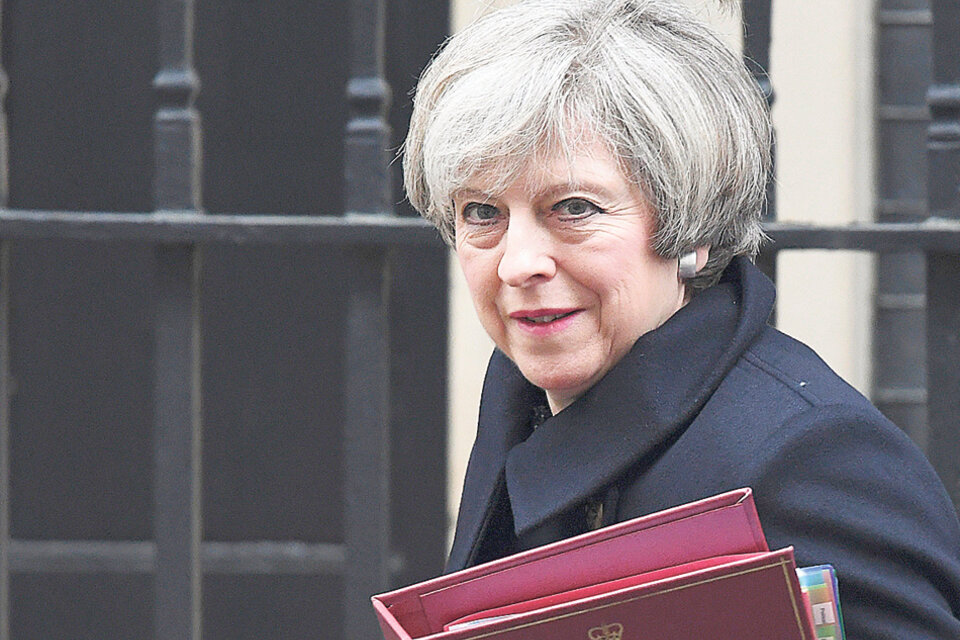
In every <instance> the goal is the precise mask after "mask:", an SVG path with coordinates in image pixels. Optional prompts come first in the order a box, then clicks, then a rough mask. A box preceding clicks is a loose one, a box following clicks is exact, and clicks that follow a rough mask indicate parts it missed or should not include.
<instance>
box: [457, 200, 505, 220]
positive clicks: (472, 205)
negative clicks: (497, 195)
mask: <svg viewBox="0 0 960 640" xmlns="http://www.w3.org/2000/svg"><path fill="white" fill-rule="evenodd" d="M499 215H500V210H499V209H497V208H496V207H495V206H493V205H492V204H484V203H482V202H469V203H467V204H466V205H464V207H463V219H464V220H465V221H467V222H470V223H472V224H488V223H490V222H492V221H494V220H496V219H497V217H498V216H499Z"/></svg>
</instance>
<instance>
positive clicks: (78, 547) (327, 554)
mask: <svg viewBox="0 0 960 640" xmlns="http://www.w3.org/2000/svg"><path fill="white" fill-rule="evenodd" d="M200 556H201V561H202V564H203V573H204V575H271V576H277V575H335V576H344V575H346V573H347V571H348V570H350V569H351V567H350V565H348V563H347V549H346V546H345V545H342V544H325V543H305V542H299V541H269V542H204V543H203V544H201V546H200ZM9 561H10V571H11V573H30V574H38V573H69V574H81V573H99V574H102V573H114V574H148V575H152V574H153V573H154V572H155V571H156V570H157V545H156V544H155V543H153V542H150V541H119V542H118V541H99V540H11V541H10V548H9ZM402 564H403V560H402V559H401V558H400V557H399V556H393V557H391V558H390V569H391V571H400V570H401V569H402Z"/></svg>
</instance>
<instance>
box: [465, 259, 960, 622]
mask: <svg viewBox="0 0 960 640" xmlns="http://www.w3.org/2000/svg"><path fill="white" fill-rule="evenodd" d="M773 300H774V290H773V285H772V284H771V283H770V281H769V280H767V279H766V278H765V277H764V276H763V275H762V274H761V273H760V272H759V270H757V269H756V267H754V266H753V265H752V264H750V263H749V262H748V261H747V260H744V259H738V260H735V261H734V262H733V263H732V264H731V266H730V267H729V268H728V269H727V271H726V273H725V274H724V278H723V279H722V280H721V282H720V283H719V284H718V285H716V286H714V287H711V288H710V289H707V290H706V291H703V292H701V293H699V294H698V295H697V296H696V297H694V298H693V300H692V301H691V302H690V303H689V304H687V305H686V306H685V307H683V308H682V309H681V310H680V311H678V312H677V313H676V314H675V315H674V316H673V317H672V318H670V319H669V320H668V321H667V322H666V323H665V324H664V325H663V326H661V327H660V328H658V329H656V330H655V331H652V332H650V333H648V334H646V335H644V336H642V337H641V338H640V339H639V340H638V341H637V343H636V344H635V345H634V347H633V348H632V350H631V351H630V352H629V353H628V354H627V355H626V356H625V357H624V359H623V360H621V361H620V362H619V363H618V364H616V365H615V366H614V367H613V368H612V369H611V370H610V372H609V373H608V374H607V375H606V376H605V377H604V378H603V379H602V380H600V381H599V382H598V383H597V384H596V385H594V387H593V388H591V389H590V390H588V391H587V392H586V393H585V394H584V395H583V396H581V397H580V398H579V399H578V400H576V401H575V402H574V403H572V404H571V405H570V406H568V407H567V408H566V409H564V410H563V411H561V412H560V413H558V414H557V415H556V416H553V417H549V412H548V411H547V410H546V409H545V406H546V399H545V397H544V394H543V392H542V391H541V390H539V389H537V388H536V387H534V386H533V385H531V384H530V383H529V382H527V381H526V380H525V379H524V378H523V376H522V375H521V374H520V372H519V370H518V369H517V368H516V367H515V365H514V364H513V363H512V362H511V361H510V360H509V359H507V358H506V357H505V356H504V355H503V354H502V353H501V352H499V351H496V352H495V353H494V355H493V357H492V358H491V361H490V365H489V368H488V371H487V377H486V381H485V382H484V388H483V396H482V400H481V406H480V422H479V429H478V432H477V439H476V442H475V443H474V447H473V452H472V454H471V456H470V463H469V466H468V468H467V475H466V480H465V483H464V491H463V497H462V500H461V504H460V513H459V517H458V519H457V528H456V537H455V539H454V545H453V549H452V551H451V554H450V558H449V562H448V567H447V568H448V570H449V571H453V570H457V569H462V568H464V567H467V566H472V565H474V564H478V563H480V562H484V561H487V560H491V559H494V558H497V557H501V556H504V555H507V554H509V553H513V552H515V551H517V550H519V549H521V548H525V547H528V546H533V545H536V544H542V543H545V542H549V541H552V540H555V539H558V538H562V537H566V536H567V535H572V534H574V533H577V532H579V531H582V530H584V528H585V526H586V524H585V523H586V518H585V517H584V515H583V513H584V509H585V507H584V505H596V504H603V507H604V508H603V523H604V524H609V523H612V522H618V521H622V520H626V519H629V518H632V517H636V516H640V515H644V514H648V513H651V512H654V511H658V510H660V509H665V508H668V507H672V506H675V505H679V504H683V503H685V502H689V501H692V500H696V499H699V498H704V497H707V496H710V495H713V494H717V493H720V492H723V491H727V490H730V489H735V488H740V487H752V488H753V490H754V493H755V499H756V503H757V509H758V511H759V513H760V520H761V523H762V525H763V528H764V531H765V533H766V536H767V540H768V543H769V544H770V547H771V548H781V547H785V546H788V545H793V546H794V547H795V552H796V558H797V562H798V564H799V565H800V566H804V565H816V564H823V563H829V564H832V565H834V567H835V568H836V569H837V573H838V578H839V583H840V598H841V605H842V607H843V613H844V620H845V625H846V629H847V637H848V638H849V639H850V640H866V639H868V638H869V639H880V638H884V639H889V640H894V639H896V640H904V639H906V638H911V639H912V638H938V639H943V640H947V639H949V640H957V639H960V525H958V522H957V514H956V511H955V510H954V507H953V505H952V503H951V502H950V500H949V498H948V497H947V495H946V492H945V491H944V488H943V486H942V484H941V483H940V481H939V479H938V477H937V476H936V474H935V472H934V471H933V469H932V468H931V467H930V465H929V463H928V462H927V460H926V459H925V458H924V456H923V454H922V453H921V452H920V451H919V450H918V449H917V447H915V446H914V445H913V443H912V442H911V441H910V440H909V439H908V438H907V437H906V436H905V435H904V434H903V433H902V432H901V431H900V430H899V429H897V428H896V427H895V426H894V425H893V424H891V423H890V422H889V421H888V420H887V419H886V418H884V417H883V415H881V414H880V412H879V411H877V409H875V408H874V407H873V406H872V405H871V404H870V403H869V402H868V401H867V400H866V399H865V398H863V396H861V395H860V394H859V393H857V391H855V390H854V389H853V388H852V387H850V386H849V385H848V384H846V383H845V382H844V381H843V380H841V379H840V378H839V377H838V376H837V375H836V374H835V373H834V372H833V371H831V370H830V368H829V367H827V365H826V364H824V363H823V361H822V360H820V358H818V357H817V355H816V354H815V353H814V352H813V351H811V350H810V349H809V348H808V347H806V346H804V345H803V344H801V343H799V342H797V341H795V340H793V339H791V338H789V337H787V336H785V335H784V334H782V333H780V332H778V331H776V330H775V329H772V328H771V327H769V326H767V324H766V321H767V319H768V317H769V315H770V312H771V310H772V307H773ZM536 424H539V426H537V427H536V428H534V425H536Z"/></svg>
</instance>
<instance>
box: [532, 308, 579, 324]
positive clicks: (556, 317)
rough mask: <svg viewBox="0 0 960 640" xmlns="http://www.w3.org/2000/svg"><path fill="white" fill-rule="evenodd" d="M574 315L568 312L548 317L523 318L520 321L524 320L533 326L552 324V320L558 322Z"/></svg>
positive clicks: (572, 312)
mask: <svg viewBox="0 0 960 640" xmlns="http://www.w3.org/2000/svg"><path fill="white" fill-rule="evenodd" d="M574 313H576V312H575V311H568V312H566V313H553V314H550V315H548V316H523V317H522V318H521V320H524V321H525V322H532V323H534V324H547V323H548V322H553V321H554V320H559V319H560V318H566V317H567V316H569V315H572V314H574Z"/></svg>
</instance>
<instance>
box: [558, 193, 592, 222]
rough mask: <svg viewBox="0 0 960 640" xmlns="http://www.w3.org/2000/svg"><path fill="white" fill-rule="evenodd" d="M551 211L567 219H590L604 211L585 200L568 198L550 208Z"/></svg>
mask: <svg viewBox="0 0 960 640" xmlns="http://www.w3.org/2000/svg"><path fill="white" fill-rule="evenodd" d="M550 210H551V211H554V212H556V213H559V214H561V215H562V216H564V217H567V218H573V219H580V218H589V217H590V216H592V215H593V214H595V213H603V209H601V208H600V207H598V206H597V205H595V204H593V203H592V202H590V201H589V200H584V199H583V198H567V199H566V200H561V201H560V202H558V203H557V204H555V205H553V206H552V207H550Z"/></svg>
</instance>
